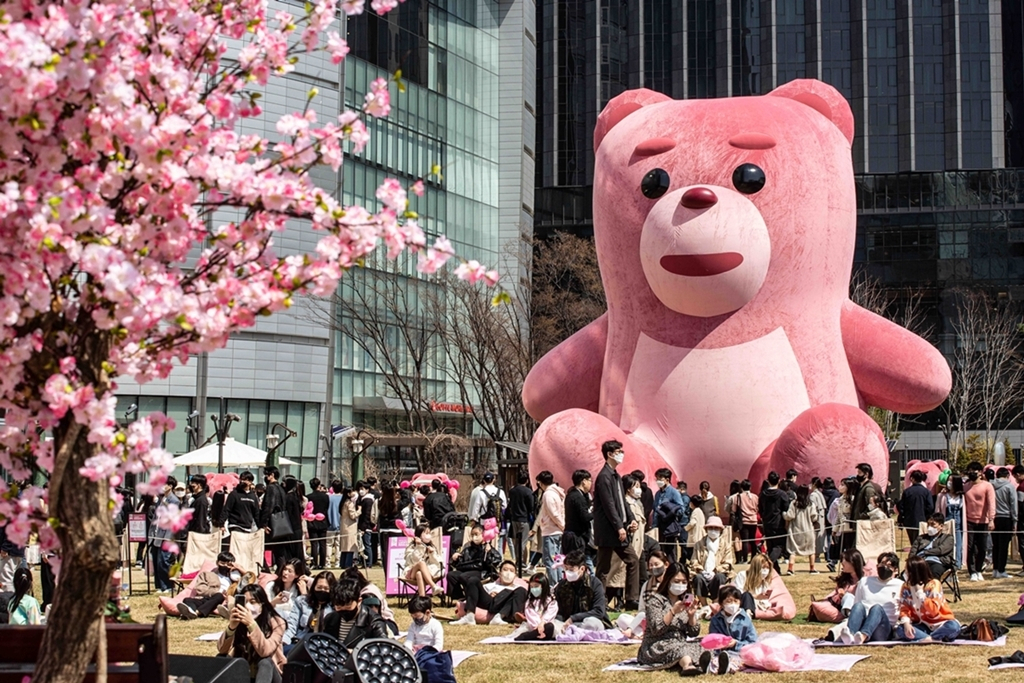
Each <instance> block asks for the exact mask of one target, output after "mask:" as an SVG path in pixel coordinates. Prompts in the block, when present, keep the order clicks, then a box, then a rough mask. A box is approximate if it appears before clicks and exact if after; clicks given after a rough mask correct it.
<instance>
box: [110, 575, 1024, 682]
mask: <svg viewBox="0 0 1024 683" xmlns="http://www.w3.org/2000/svg"><path fill="white" fill-rule="evenodd" d="M797 569H798V572H797V575H796V576H792V577H787V579H786V584H787V585H788V586H789V588H790V591H791V592H792V593H793V596H794V597H795V599H796V603H797V608H798V612H801V613H800V614H799V615H798V617H797V619H795V620H794V621H793V623H790V624H784V623H777V622H776V623H772V622H755V623H756V626H757V629H758V631H759V632H764V631H770V630H781V631H787V632H790V633H795V634H797V635H799V636H802V637H820V636H821V635H822V634H823V633H824V631H825V628H824V626H823V625H822V624H814V623H810V624H809V623H807V622H806V621H805V614H806V605H807V604H808V602H809V600H810V598H809V596H810V595H812V594H814V595H817V596H823V595H825V594H827V593H828V591H829V587H830V581H829V579H828V576H827V575H825V574H821V575H817V576H811V575H808V574H807V571H806V565H800V564H798V565H797ZM1018 569H1019V567H1018V566H1016V565H1014V566H1013V567H1011V569H1010V571H1011V572H1012V571H1016V570H1018ZM140 575H141V572H135V576H136V581H138V577H139V576H140ZM370 578H371V579H372V580H374V581H375V582H377V583H378V585H381V583H382V580H383V573H382V572H381V570H380V569H379V568H375V569H374V570H373V571H371V573H370ZM138 585H139V584H138V583H136V588H138ZM142 585H143V586H144V585H145V579H144V578H143V580H142ZM961 589H962V591H963V598H964V599H963V601H962V602H958V603H955V604H953V605H952V609H953V612H954V614H955V615H956V617H957V619H959V620H960V621H961V622H962V623H970V622H971V621H972V620H974V619H977V618H979V617H986V618H990V619H999V620H1002V619H1005V618H1006V617H1007V616H1009V615H1011V614H1013V613H1014V612H1016V611H1017V597H1018V596H1019V595H1020V593H1021V592H1022V591H1024V579H1018V578H1010V579H1002V580H999V581H992V580H986V581H985V582H984V583H970V582H968V581H966V577H965V580H964V581H963V582H962V584H961ZM130 605H131V611H132V614H133V616H134V618H135V619H136V620H137V621H151V620H152V619H153V618H154V616H155V615H156V613H157V597H156V596H149V595H135V596H133V597H131V599H130ZM395 613H396V616H397V619H398V624H399V627H401V628H402V629H403V630H404V629H405V627H407V626H408V624H409V615H408V612H406V611H404V610H399V609H397V608H396V609H395ZM438 614H440V615H441V616H449V617H450V616H452V615H453V610H451V609H444V608H442V609H439V610H438ZM223 624H224V621H223V620H222V619H220V618H218V617H212V618H209V619H197V620H194V621H182V620H179V619H171V620H169V622H168V632H169V638H170V650H171V652H172V653H181V654H196V655H214V654H215V653H216V648H215V644H214V643H208V642H199V641H196V640H195V638H196V636H198V635H200V634H202V633H209V632H213V631H216V630H218V629H220V628H223ZM511 628H512V627H505V626H475V627H474V626H447V625H446V626H445V646H446V647H447V648H448V649H452V650H472V651H475V652H481V653H482V654H481V655H480V656H477V657H472V658H470V659H469V660H467V661H465V662H464V663H462V664H461V665H460V666H459V667H458V668H457V669H456V670H455V673H456V677H457V678H458V680H459V681H460V683H513V682H519V681H522V682H523V683H526V682H530V683H539V682H542V681H549V682H552V683H555V682H557V683H564V682H565V681H574V682H576V683H581V682H586V681H592V680H604V681H609V682H612V683H619V682H622V683H631V682H633V681H637V682H639V681H645V682H649V683H656V682H657V681H668V680H675V679H677V678H678V674H677V673H676V672H674V671H665V672H654V673H639V672H615V673H605V672H602V671H601V670H602V669H603V668H604V667H606V666H608V665H609V664H613V663H615V662H617V661H621V660H623V659H627V658H629V657H632V656H634V655H635V654H636V648H633V647H627V646H622V645H568V646H555V645H547V646H529V645H479V644H478V641H480V640H481V639H483V638H486V637H488V636H495V635H502V634H505V633H508V632H509V631H511ZM706 628H707V627H706V625H705V627H704V632H705V633H706V632H707V630H706ZM1017 649H1024V630H1020V629H1018V630H1014V629H1011V631H1010V636H1009V639H1008V645H1007V647H1005V648H986V647H953V646H942V645H915V646H902V647H897V648H880V647H867V648H844V649H842V650H838V649H837V650H831V649H830V650H827V652H832V653H840V652H841V653H844V654H846V653H863V654H869V655H870V656H871V657H870V659H867V660H864V661H861V662H860V663H858V664H857V665H855V666H854V667H853V669H852V671H851V672H850V673H826V672H807V673H790V674H785V675H783V674H762V678H763V679H764V680H776V679H777V680H782V679H783V678H785V679H786V680H791V681H815V682H818V681H820V682H822V683H827V682H830V681H890V680H900V681H925V680H927V681H932V682H939V681H972V682H977V681H997V680H999V681H1010V680H1021V676H1022V673H1024V672H1022V671H1021V670H1020V669H1009V670H1002V671H992V672H990V671H987V668H988V662H987V661H986V660H987V659H988V658H989V657H991V656H993V655H1008V654H1011V653H1012V652H1014V651H1015V650H1017ZM762 678H759V679H758V680H762Z"/></svg>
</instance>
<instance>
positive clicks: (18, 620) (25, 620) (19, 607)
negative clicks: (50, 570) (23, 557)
mask: <svg viewBox="0 0 1024 683" xmlns="http://www.w3.org/2000/svg"><path fill="white" fill-rule="evenodd" d="M11 583H13V584H14V595H13V596H12V597H11V601H10V602H9V603H8V604H7V613H8V614H9V615H10V624H11V625H12V626H38V625H39V624H41V623H42V617H41V616H40V612H39V601H38V600H36V599H35V596H33V595H32V571H31V570H30V569H29V568H28V567H18V568H17V569H15V570H14V579H13V580H12V582H11Z"/></svg>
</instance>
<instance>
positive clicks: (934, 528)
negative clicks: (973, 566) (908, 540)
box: [910, 513, 954, 579]
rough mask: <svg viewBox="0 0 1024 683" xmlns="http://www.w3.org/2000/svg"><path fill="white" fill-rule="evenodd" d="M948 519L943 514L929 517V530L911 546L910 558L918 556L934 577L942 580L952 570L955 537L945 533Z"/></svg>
mask: <svg viewBox="0 0 1024 683" xmlns="http://www.w3.org/2000/svg"><path fill="white" fill-rule="evenodd" d="M945 526H946V517H945V516H944V515H943V514H942V513H938V514H934V515H930V516H929V517H928V530H927V532H926V533H925V535H924V536H920V535H919V536H918V537H917V540H915V541H914V543H913V544H912V545H911V546H910V556H911V557H913V556H914V555H917V556H918V557H922V558H924V560H925V561H926V562H928V569H930V570H931V572H932V576H934V577H935V578H936V579H941V578H942V575H943V574H945V573H946V570H947V569H952V568H953V564H954V558H953V548H954V543H953V537H952V536H951V535H950V534H947V533H945V532H944V528H945Z"/></svg>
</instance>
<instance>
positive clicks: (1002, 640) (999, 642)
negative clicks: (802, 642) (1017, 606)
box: [807, 636, 1006, 648]
mask: <svg viewBox="0 0 1024 683" xmlns="http://www.w3.org/2000/svg"><path fill="white" fill-rule="evenodd" d="M807 642H809V643H814V647H816V648H820V647H873V646H875V645H881V646H883V647H893V646H896V645H975V646H979V647H1005V646H1006V636H1000V637H999V638H996V639H995V640H992V641H984V640H951V641H949V642H939V641H934V640H930V641H928V642H925V643H921V642H914V641H908V640H879V641H875V642H870V643H863V644H861V645H854V644H853V643H841V642H834V643H831V642H822V641H819V640H809V639H807Z"/></svg>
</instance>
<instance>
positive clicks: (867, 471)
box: [852, 462, 885, 520]
mask: <svg viewBox="0 0 1024 683" xmlns="http://www.w3.org/2000/svg"><path fill="white" fill-rule="evenodd" d="M874 476H875V472H874V469H872V467H871V465H869V464H867V463H866V462H862V463H861V464H859V465H857V481H858V482H859V483H860V490H859V491H858V492H857V497H856V498H854V499H853V511H852V514H853V519H854V520H862V519H871V510H872V509H873V508H874V507H877V506H878V504H879V503H880V502H881V501H882V499H883V497H884V495H885V494H883V493H882V489H881V487H880V486H879V485H878V484H876V483H875V482H874V480H873V477H874Z"/></svg>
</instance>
